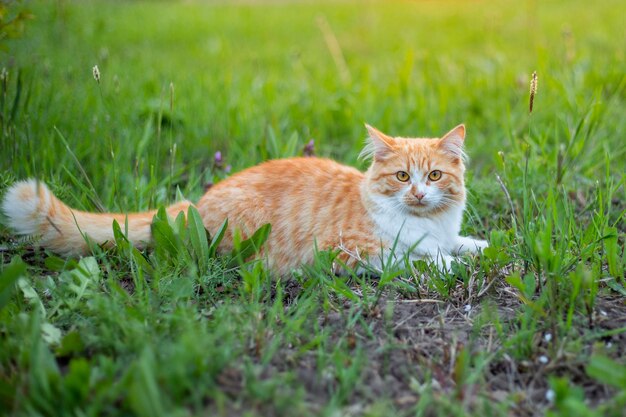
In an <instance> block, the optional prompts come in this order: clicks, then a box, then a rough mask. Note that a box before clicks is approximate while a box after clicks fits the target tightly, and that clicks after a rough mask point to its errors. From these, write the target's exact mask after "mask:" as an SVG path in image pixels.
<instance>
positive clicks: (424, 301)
mask: <svg viewBox="0 0 626 417" xmlns="http://www.w3.org/2000/svg"><path fill="white" fill-rule="evenodd" d="M396 302H397V303H403V304H431V303H436V304H443V303H444V301H441V300H434V299H432V298H421V299H418V300H398V301H396Z"/></svg>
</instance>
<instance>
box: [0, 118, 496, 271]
mask: <svg viewBox="0 0 626 417" xmlns="http://www.w3.org/2000/svg"><path fill="white" fill-rule="evenodd" d="M367 130H368V132H369V141H368V144H367V146H366V147H365V149H364V150H363V152H362V155H363V156H365V157H371V158H372V164H371V166H370V168H369V169H368V170H367V172H365V173H362V172H359V171H358V170H356V169H354V168H352V167H348V166H345V165H341V164H339V163H337V162H334V161H331V160H328V159H321V158H291V159H282V160H273V161H268V162H264V163H262V164H260V165H257V166H255V167H252V168H248V169H246V170H244V171H242V172H240V173H238V174H235V175H233V176H231V177H230V178H227V179H225V180H223V181H221V182H220V183H218V184H217V185H215V186H213V187H212V188H210V189H209V191H208V192H207V193H206V194H205V195H204V196H203V197H202V198H201V199H200V201H199V202H198V203H197V204H196V207H197V208H198V211H199V212H200V215H201V216H202V219H203V221H204V225H205V227H206V228H207V229H208V230H209V232H211V233H215V232H216V231H217V230H218V229H219V227H220V226H221V224H222V222H223V221H224V219H226V218H228V219H229V229H228V231H227V232H226V235H225V238H224V239H223V241H222V243H221V247H220V250H221V251H223V252H226V251H229V250H230V249H232V237H233V233H234V230H235V228H239V229H240V230H241V231H242V235H243V236H244V237H245V236H246V235H248V234H250V233H252V232H254V231H255V230H256V229H258V228H259V227H260V226H262V225H263V224H265V223H271V225H272V232H271V234H270V237H269V239H268V241H267V243H266V245H265V247H264V255H265V256H266V257H267V260H268V262H269V265H270V267H272V268H273V269H274V270H275V271H276V272H278V273H280V274H286V273H288V272H289V271H291V270H292V269H294V268H297V267H298V266H299V265H301V264H303V263H308V262H311V261H312V259H313V256H314V247H315V246H317V247H318V248H319V249H329V248H331V249H333V248H341V249H342V253H341V257H342V260H343V261H345V262H347V263H348V264H349V265H355V264H356V263H357V259H363V260H367V261H368V262H369V263H370V264H372V265H373V266H374V267H376V266H380V264H381V259H388V258H387V257H388V255H389V253H390V251H391V250H392V247H394V246H395V248H394V254H395V256H396V257H398V258H401V257H402V256H404V255H408V256H409V257H410V258H411V259H418V258H430V259H433V260H435V261H436V262H437V264H438V265H439V266H440V267H444V268H445V267H447V266H449V265H450V262H451V260H452V259H453V258H452V255H456V254H459V253H462V252H466V251H468V252H477V251H479V250H481V249H482V248H485V247H486V246H487V242H485V241H483V240H475V239H472V238H468V237H461V236H459V231H460V228H461V220H462V216H463V210H464V208H465V185H464V179H463V176H464V171H465V166H464V164H463V159H464V153H463V142H464V139H465V127H464V126H463V125H460V126H457V127H455V128H454V129H452V130H451V131H450V132H449V133H447V134H446V135H444V136H443V137H442V138H440V139H422V138H420V139H407V138H393V137H390V136H387V135H385V134H383V133H381V132H379V131H378V130H376V129H374V128H372V127H370V126H367ZM190 204H191V203H190V202H187V201H184V202H180V203H176V204H174V205H172V206H170V207H169V208H167V213H168V214H169V215H170V216H172V217H175V216H176V215H177V214H178V213H179V212H180V211H186V210H187V208H188V207H189V205H190ZM2 209H3V211H4V213H5V214H6V216H7V217H8V220H9V225H10V226H11V227H12V228H13V229H14V230H15V231H16V232H17V233H18V234H20V235H35V236H39V237H40V240H39V243H40V244H41V245H42V246H44V247H46V248H49V249H51V250H53V251H55V252H58V253H61V254H82V253H85V252H86V251H87V249H88V246H87V243H86V241H85V238H84V236H83V235H86V236H89V238H90V239H91V240H92V241H94V242H98V243H104V242H107V241H109V242H111V241H112V240H113V233H112V227H111V225H112V222H113V219H116V220H117V221H118V222H119V223H120V224H121V225H122V224H124V222H125V221H126V217H127V218H128V235H129V236H128V237H129V239H130V240H131V241H132V242H133V244H134V245H135V246H137V247H144V246H145V244H146V243H148V242H149V241H150V239H151V229H150V225H151V222H152V218H153V216H154V214H155V211H149V212H144V213H135V214H128V215H126V214H111V213H103V214H96V213H87V212H83V211H78V210H74V209H72V208H70V207H68V206H66V205H65V204H63V203H62V202H61V201H59V200H58V199H57V198H56V197H55V196H54V195H53V194H52V193H51V192H50V191H49V190H48V188H47V187H46V186H45V185H44V184H42V183H39V182H36V181H35V180H28V181H23V182H18V183H16V184H15V185H13V186H12V187H11V188H10V189H9V190H8V192H7V193H6V196H5V197H4V201H3V203H2Z"/></svg>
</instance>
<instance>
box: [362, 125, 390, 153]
mask: <svg viewBox="0 0 626 417" xmlns="http://www.w3.org/2000/svg"><path fill="white" fill-rule="evenodd" d="M365 128H366V129H367V133H368V135H369V137H368V139H367V145H365V148H363V151H361V157H362V158H370V157H373V158H374V160H375V161H382V160H385V159H386V158H387V157H389V156H390V155H391V154H393V148H394V139H393V138H392V137H391V136H387V135H385V134H384V133H383V132H381V131H380V130H378V129H376V128H373V127H372V126H370V125H368V124H365Z"/></svg>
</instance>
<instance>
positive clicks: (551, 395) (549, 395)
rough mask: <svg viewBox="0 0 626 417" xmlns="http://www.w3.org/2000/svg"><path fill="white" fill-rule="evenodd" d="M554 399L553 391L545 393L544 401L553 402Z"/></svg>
mask: <svg viewBox="0 0 626 417" xmlns="http://www.w3.org/2000/svg"><path fill="white" fill-rule="evenodd" d="M554 397H556V394H555V393H554V390H551V389H549V390H547V391H546V400H548V401H550V402H554Z"/></svg>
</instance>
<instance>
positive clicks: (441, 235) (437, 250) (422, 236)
mask: <svg viewBox="0 0 626 417" xmlns="http://www.w3.org/2000/svg"><path fill="white" fill-rule="evenodd" d="M372 203H373V209H372V210H370V211H369V213H370V216H371V217H372V220H373V221H374V224H375V228H376V230H375V231H374V232H375V233H376V235H378V236H379V237H380V238H381V240H382V241H383V244H384V245H385V246H386V247H385V249H386V251H390V250H391V248H393V247H394V246H395V249H394V253H395V255H396V256H398V257H401V256H403V255H404V254H409V255H415V256H418V257H419V256H431V257H436V256H438V255H439V254H443V255H448V254H450V253H451V252H452V251H453V250H454V247H455V243H456V239H457V236H458V235H459V231H460V228H461V220H462V217H463V207H462V206H459V207H454V208H450V209H449V210H447V211H446V212H444V213H441V214H438V215H437V216H433V217H417V216H413V215H408V214H405V213H402V212H400V211H398V210H397V208H395V207H393V206H392V204H391V203H390V202H389V200H385V199H380V200H375V199H374V200H373V201H372ZM411 257H413V256H411Z"/></svg>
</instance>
